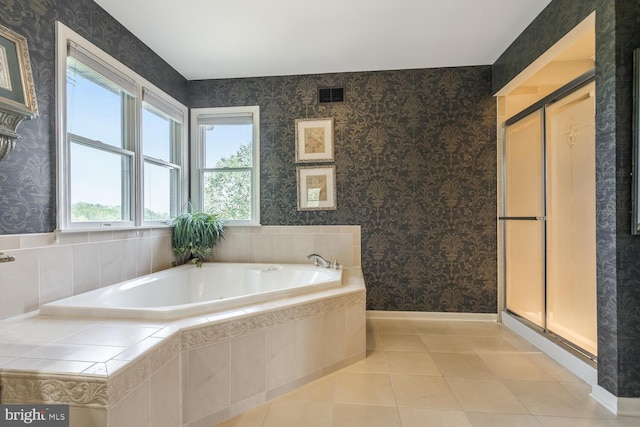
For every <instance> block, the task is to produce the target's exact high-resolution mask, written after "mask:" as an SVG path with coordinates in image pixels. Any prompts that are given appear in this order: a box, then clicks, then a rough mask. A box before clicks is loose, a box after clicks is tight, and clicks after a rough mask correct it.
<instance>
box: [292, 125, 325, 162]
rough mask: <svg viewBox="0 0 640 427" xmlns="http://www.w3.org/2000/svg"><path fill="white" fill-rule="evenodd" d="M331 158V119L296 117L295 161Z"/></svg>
mask: <svg viewBox="0 0 640 427" xmlns="http://www.w3.org/2000/svg"><path fill="white" fill-rule="evenodd" d="M333 160H334V157H333V119H332V118H328V119H297V120H296V162H332V161H333Z"/></svg>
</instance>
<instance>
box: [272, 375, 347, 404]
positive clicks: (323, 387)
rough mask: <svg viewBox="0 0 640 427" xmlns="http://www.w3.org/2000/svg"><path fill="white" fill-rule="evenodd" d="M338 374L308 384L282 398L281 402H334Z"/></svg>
mask: <svg viewBox="0 0 640 427" xmlns="http://www.w3.org/2000/svg"><path fill="white" fill-rule="evenodd" d="M336 376H337V374H336V373H333V374H331V375H327V376H324V377H322V378H319V379H317V380H315V381H313V382H311V383H309V384H306V385H304V386H302V387H300V388H298V389H296V390H293V391H291V392H289V393H287V394H286V395H284V396H281V397H280V398H279V399H280V400H313V401H316V402H327V403H331V402H333V399H334V397H335V389H336V378H337V377H336Z"/></svg>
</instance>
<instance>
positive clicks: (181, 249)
mask: <svg viewBox="0 0 640 427" xmlns="http://www.w3.org/2000/svg"><path fill="white" fill-rule="evenodd" d="M171 225H172V226H173V236H172V239H171V244H172V246H173V253H175V254H176V257H177V258H178V259H177V261H176V264H177V265H180V264H184V263H186V262H191V263H192V264H195V265H196V266H198V267H200V266H202V261H203V260H206V259H207V258H208V257H210V256H211V254H212V253H213V248H214V247H215V246H216V245H217V244H218V242H220V240H222V239H223V238H224V227H223V223H222V221H221V220H220V218H219V217H218V215H216V214H213V213H206V212H195V213H194V212H191V209H189V210H188V211H187V212H185V213H183V214H180V215H178V216H176V217H175V218H174V219H173V220H172V221H171Z"/></svg>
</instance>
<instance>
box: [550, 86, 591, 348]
mask: <svg viewBox="0 0 640 427" xmlns="http://www.w3.org/2000/svg"><path fill="white" fill-rule="evenodd" d="M594 92H595V83H590V84H589V85H586V86H584V87H582V88H581V89H579V90H577V91H575V92H573V93H571V94H570V95H568V96H566V97H564V98H562V99H561V100H559V101H558V102H556V103H553V104H551V105H549V106H548V107H547V110H546V151H547V182H548V183H547V193H548V194H547V195H548V199H547V214H548V218H547V233H548V234H547V240H548V242H547V329H548V330H549V331H550V332H553V333H554V334H556V335H558V336H560V337H561V338H563V339H565V340H567V341H569V342H571V343H573V344H575V345H577V346H578V347H580V348H582V349H584V350H586V351H587V352H589V353H591V354H592V355H597V326H596V318H597V314H596V243H595V242H596V236H595V230H596V212H595V206H596V205H595V200H596V195H595V188H596V186H595V182H596V177H595V171H596V165H595V96H594Z"/></svg>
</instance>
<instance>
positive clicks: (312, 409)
mask: <svg viewBox="0 0 640 427" xmlns="http://www.w3.org/2000/svg"><path fill="white" fill-rule="evenodd" d="M332 409H333V404H331V403H328V402H317V401H313V400H279V399H277V400H274V401H273V402H271V404H270V405H269V408H268V409H267V413H266V414H265V417H264V420H263V421H262V425H261V427H300V426H305V427H328V426H330V425H331V412H332Z"/></svg>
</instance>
